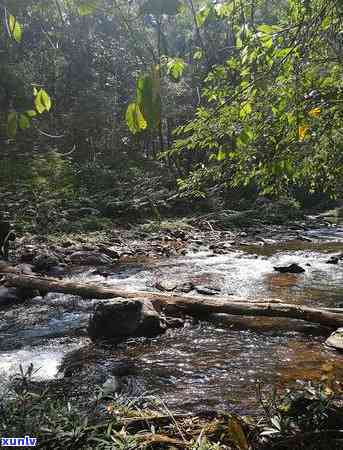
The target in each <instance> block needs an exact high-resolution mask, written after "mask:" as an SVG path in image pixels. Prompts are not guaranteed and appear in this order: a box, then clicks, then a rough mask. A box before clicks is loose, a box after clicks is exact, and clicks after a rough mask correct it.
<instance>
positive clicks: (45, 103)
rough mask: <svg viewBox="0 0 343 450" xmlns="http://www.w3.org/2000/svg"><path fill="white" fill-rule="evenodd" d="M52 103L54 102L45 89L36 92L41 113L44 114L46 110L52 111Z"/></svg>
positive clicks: (38, 108) (36, 104) (36, 103)
mask: <svg viewBox="0 0 343 450" xmlns="http://www.w3.org/2000/svg"><path fill="white" fill-rule="evenodd" d="M36 92H37V91H36ZM51 105H52V102H51V98H50V97H49V94H48V93H47V92H46V91H45V90H44V89H40V90H39V91H38V92H37V93H36V98H35V107H36V110H37V111H38V112H39V114H42V113H43V112H44V111H50V109H51Z"/></svg>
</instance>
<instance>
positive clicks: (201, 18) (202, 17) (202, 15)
mask: <svg viewBox="0 0 343 450" xmlns="http://www.w3.org/2000/svg"><path fill="white" fill-rule="evenodd" d="M210 12H211V7H210V6H203V7H202V8H200V11H199V12H198V14H197V16H196V19H197V24H198V26H199V27H202V26H203V25H204V23H205V22H206V20H207V18H208V16H209V14H210Z"/></svg>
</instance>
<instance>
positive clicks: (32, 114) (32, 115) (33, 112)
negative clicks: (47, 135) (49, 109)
mask: <svg viewBox="0 0 343 450" xmlns="http://www.w3.org/2000/svg"><path fill="white" fill-rule="evenodd" d="M25 114H26V115H27V116H28V117H35V116H36V115H37V111H35V110H34V109H30V110H28V111H25Z"/></svg>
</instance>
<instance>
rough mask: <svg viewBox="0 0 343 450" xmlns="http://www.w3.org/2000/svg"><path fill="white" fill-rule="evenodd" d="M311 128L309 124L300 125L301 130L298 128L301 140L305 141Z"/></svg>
mask: <svg viewBox="0 0 343 450" xmlns="http://www.w3.org/2000/svg"><path fill="white" fill-rule="evenodd" d="M309 129H310V127H309V126H308V125H300V127H299V130H298V134H299V141H300V142H304V140H305V137H306V135H307V132H308V131H309Z"/></svg>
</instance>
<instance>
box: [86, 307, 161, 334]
mask: <svg viewBox="0 0 343 450" xmlns="http://www.w3.org/2000/svg"><path fill="white" fill-rule="evenodd" d="M165 330H166V326H165V324H164V322H163V321H162V319H161V317H160V315H159V314H158V312H157V311H156V310H155V308H154V307H153V305H152V303H151V302H149V301H140V300H119V299H116V300H109V301H104V302H101V303H99V304H98V306H97V307H96V310H95V312H94V315H93V316H92V317H91V318H90V321H89V326H88V334H89V336H90V337H91V338H92V339H111V340H117V341H120V340H123V339H125V338H128V337H154V336H157V335H159V334H162V333H164V331H165Z"/></svg>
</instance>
